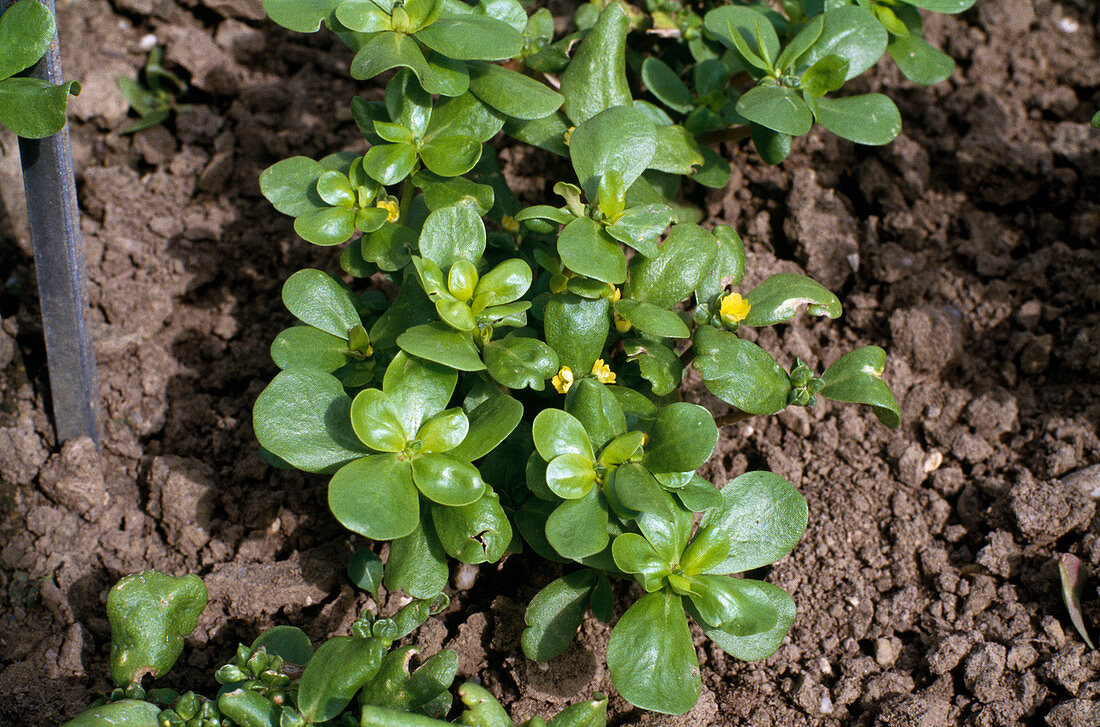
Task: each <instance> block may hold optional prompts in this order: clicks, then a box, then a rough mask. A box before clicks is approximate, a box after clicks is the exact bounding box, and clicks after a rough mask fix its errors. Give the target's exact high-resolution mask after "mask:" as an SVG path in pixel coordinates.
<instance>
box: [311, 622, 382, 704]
mask: <svg viewBox="0 0 1100 727" xmlns="http://www.w3.org/2000/svg"><path fill="white" fill-rule="evenodd" d="M387 646H388V644H387V643H386V642H385V641H383V640H382V639H379V638H371V639H362V638H359V637H357V636H334V637H333V638H331V639H329V640H328V641H326V642H325V643H323V644H321V646H320V647H319V648H318V649H317V652H316V653H315V654H314V655H313V658H312V659H310V660H309V664H308V665H307V666H306V669H305V671H304V672H302V679H301V681H300V682H299V686H298V709H299V711H300V712H301V713H302V716H303V717H305V718H306V720H307V721H308V722H310V723H317V722H325V721H327V720H330V719H332V718H334V717H336V716H337V715H338V714H340V713H341V712H343V711H344V709H345V708H346V707H347V706H348V704H350V703H351V700H352V698H354V697H355V694H356V693H357V692H358V691H359V690H360V689H362V688H363V686H364V685H365V684H367V682H369V681H370V680H371V679H373V678H374V675H375V674H377V673H378V668H379V667H380V666H381V665H382V657H383V655H384V654H385V653H386V649H387Z"/></svg>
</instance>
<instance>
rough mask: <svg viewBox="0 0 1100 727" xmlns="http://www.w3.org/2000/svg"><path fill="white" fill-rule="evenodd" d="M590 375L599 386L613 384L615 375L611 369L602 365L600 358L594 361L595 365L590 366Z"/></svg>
mask: <svg viewBox="0 0 1100 727" xmlns="http://www.w3.org/2000/svg"><path fill="white" fill-rule="evenodd" d="M592 375H593V376H595V377H596V379H597V380H598V381H599V382H600V383H601V384H614V383H615V373H614V372H613V371H612V370H611V367H610V366H608V365H607V364H605V363H604V361H603V359H602V358H598V359H596V363H594V364H592Z"/></svg>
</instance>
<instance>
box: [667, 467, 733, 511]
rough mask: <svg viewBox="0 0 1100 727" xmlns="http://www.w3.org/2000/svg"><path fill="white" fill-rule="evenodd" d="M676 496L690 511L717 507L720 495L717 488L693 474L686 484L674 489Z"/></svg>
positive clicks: (720, 498)
mask: <svg viewBox="0 0 1100 727" xmlns="http://www.w3.org/2000/svg"><path fill="white" fill-rule="evenodd" d="M675 494H676V498H677V499H678V500H679V501H680V502H681V503H682V504H683V506H684V507H686V508H687V509H688V510H691V511H692V512H706V511H707V510H713V509H714V508H716V507H718V505H719V504H721V502H722V496H721V495H720V494H719V493H718V489H717V488H716V487H715V486H714V485H712V484H711V483H709V482H707V481H706V480H704V479H703V478H702V477H700V476H699V475H693V476H692V477H691V479H690V480H688V481H687V484H686V485H684V486H683V487H681V488H680V489H678V490H675Z"/></svg>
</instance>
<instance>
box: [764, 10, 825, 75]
mask: <svg viewBox="0 0 1100 727" xmlns="http://www.w3.org/2000/svg"><path fill="white" fill-rule="evenodd" d="M824 29H825V18H824V17H822V16H821V15H818V16H817V17H815V18H812V19H811V20H810V22H808V23H806V25H805V26H804V27H803V28H802V30H800V31H798V35H796V36H795V37H794V38H792V39H791V40H790V41H789V42H788V43H787V45H785V46H783V50H782V52H780V54H779V58H777V59H776V61H775V67H776V69H777V70H779V71H785V70H787V69H788V68H789V67H790V66H791V64H793V63H794V62H795V61H797V60H798V58H799V56H801V55H802V54H803V53H805V52H806V51H807V50H809V48H810V46H812V45H813V44H814V43H816V42H817V39H818V38H820V37H821V32H822V31H823V30H824Z"/></svg>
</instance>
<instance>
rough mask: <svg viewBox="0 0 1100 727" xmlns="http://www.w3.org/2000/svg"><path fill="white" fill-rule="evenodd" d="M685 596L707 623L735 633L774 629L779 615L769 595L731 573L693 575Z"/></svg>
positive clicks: (740, 634)
mask: <svg viewBox="0 0 1100 727" xmlns="http://www.w3.org/2000/svg"><path fill="white" fill-rule="evenodd" d="M688 582H689V584H690V586H691V593H690V594H689V595H688V598H689V599H690V600H691V603H692V605H693V606H695V613H698V614H699V618H700V619H701V620H702V622H703V623H705V624H707V625H708V626H712V627H717V628H720V629H722V630H723V631H725V632H726V633H729V634H732V635H734V636H752V635H754V634H759V633H764V632H766V631H768V630H769V629H771V628H773V627H774V626H775V624H776V622H777V621H778V614H777V613H776V610H775V607H774V606H773V605H772V602H771V598H769V597H768V594H766V593H764V592H763V591H761V590H760V589H758V588H755V587H754V586H753V584H752V583H748V584H745V583H743V582H742V580H741V579H737V578H731V577H730V576H706V575H704V576H692V577H690V578H689V579H688Z"/></svg>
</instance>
